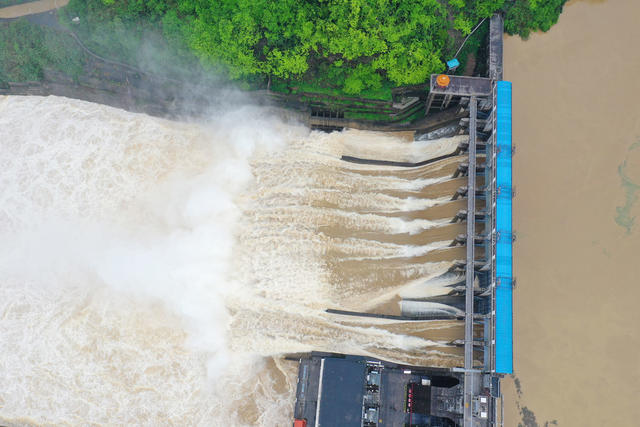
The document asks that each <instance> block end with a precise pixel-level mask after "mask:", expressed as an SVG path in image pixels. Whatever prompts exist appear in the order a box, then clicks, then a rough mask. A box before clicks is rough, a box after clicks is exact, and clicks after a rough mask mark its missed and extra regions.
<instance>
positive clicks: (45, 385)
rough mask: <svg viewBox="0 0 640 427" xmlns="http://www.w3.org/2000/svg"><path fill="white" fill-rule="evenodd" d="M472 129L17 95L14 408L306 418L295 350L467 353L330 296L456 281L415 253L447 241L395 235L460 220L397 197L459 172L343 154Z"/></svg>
mask: <svg viewBox="0 0 640 427" xmlns="http://www.w3.org/2000/svg"><path fill="white" fill-rule="evenodd" d="M458 142H459V139H457V138H451V139H443V140H439V141H437V142H436V143H432V144H429V143H425V142H422V143H419V144H408V143H406V142H402V141H400V140H396V139H393V138H390V137H386V136H379V135H375V134H371V133H366V132H354V131H350V132H343V133H333V134H322V133H317V132H311V133H310V132H309V131H308V130H307V129H305V128H304V127H302V126H297V125H291V124H283V123H281V122H280V121H279V120H277V119H275V118H273V117H270V116H269V114H268V112H266V111H265V110H258V109H255V108H249V107H247V108H243V109H240V110H237V111H233V112H226V113H224V114H218V115H212V119H211V120H210V121H209V122H208V123H206V124H187V123H177V122H170V121H165V120H160V119H156V118H151V117H147V116H144V115H137V114H131V113H127V112H124V111H120V110H116V109H112V108H109V107H105V106H100V105H95V104H90V103H86V102H81V101H73V100H68V99H64V98H56V97H48V98H39V97H4V98H0V187H1V188H2V192H1V193H0V384H2V387H1V388H0V421H2V423H3V424H8V425H24V424H38V425H40V424H59V425H85V424H105V425H123V424H138V425H174V424H175V425H211V426H232V425H252V424H258V425H265V426H273V425H290V423H291V413H292V405H293V400H294V392H295V381H296V365H295V363H290V362H286V361H284V360H283V359H281V358H280V357H279V356H280V355H282V354H284V353H287V352H301V351H309V350H312V349H315V350H325V351H339V352H350V353H357V354H371V355H377V356H379V357H386V358H391V359H394V358H395V359H403V358H408V360H409V361H424V362H430V363H441V364H450V363H451V360H452V357H453V356H452V355H451V354H448V353H446V352H443V351H441V350H440V349H441V344H440V343H437V342H433V341H431V340H429V339H426V338H424V337H421V336H419V334H407V335H405V334H402V333H399V332H398V331H396V330H394V329H393V328H391V327H385V322H374V321H372V322H369V323H364V322H361V321H359V320H358V321H356V320H354V322H352V323H346V322H342V321H341V320H340V319H336V318H335V317H331V316H330V315H327V314H325V313H324V310H325V309H326V308H328V307H332V308H344V309H349V310H359V309H367V308H370V306H371V304H372V302H384V301H385V300H386V299H389V298H391V297H393V296H394V295H397V294H399V293H402V292H405V293H407V292H408V293H409V294H411V295H412V296H415V295H416V294H421V295H422V296H424V295H430V294H438V293H444V292H445V291H446V289H445V287H444V286H442V285H441V284H440V285H438V286H436V287H431V288H430V287H429V286H427V285H426V284H425V283H426V281H427V280H428V279H429V278H433V277H436V276H438V275H439V274H442V273H443V272H444V271H446V268H447V267H448V265H450V262H445V261H438V262H414V263H411V262H408V261H407V260H410V259H412V258H413V257H424V256H428V255H429V254H432V253H437V252H438V251H442V250H444V248H445V247H446V246H447V243H448V242H447V241H446V239H441V240H438V241H415V242H413V241H412V244H409V245H407V244H403V243H393V241H389V240H385V241H382V240H377V239H376V236H380V235H384V236H387V237H388V239H393V236H395V235H402V236H405V235H417V234H419V233H420V232H422V231H424V230H427V229H433V228H437V227H441V226H442V225H443V224H445V223H446V219H445V218H443V219H442V220H439V219H438V220H426V219H419V218H417V219H411V218H403V217H402V216H394V215H390V214H393V213H394V212H403V211H407V210H422V209H426V208H429V207H432V206H441V205H443V204H445V203H446V199H445V198H437V199H425V198H423V197H421V196H420V192H421V191H422V189H424V188H425V187H426V186H428V185H431V184H438V183H441V182H444V181H446V179H448V178H447V174H446V173H444V172H443V173H442V174H441V176H435V177H434V176H428V174H426V173H425V176H423V177H421V176H415V171H414V172H411V174H409V173H407V171H406V170H402V169H397V170H396V169H393V168H386V169H385V171H384V172H380V173H378V172H377V169H376V168H374V167H370V166H364V165H347V164H345V163H344V162H341V161H340V160H339V158H340V155H342V154H348V155H354V156H361V157H376V158H384V159H394V160H407V161H416V160H423V159H424V158H428V157H430V156H431V157H433V156H437V155H441V154H442V153H445V152H451V151H453V149H454V148H455V146H456V145H457V144H458ZM367 144H369V145H367ZM434 170H437V168H435V169H434ZM407 193H410V195H409V196H407ZM344 229H347V230H354V232H355V231H357V232H359V233H365V234H367V233H369V234H370V235H371V238H362V237H355V236H354V235H345V234H344V233H342V232H341V231H339V230H344ZM389 236H391V237H389ZM403 260H404V261H403ZM405 261H406V262H405ZM376 263H380V265H381V266H382V267H381V270H380V271H379V272H378V273H376V274H377V280H379V281H380V282H381V283H382V282H384V284H383V285H380V284H378V282H376V281H375V280H373V279H371V278H370V275H371V272H372V269H373V266H375V265H377V264H376ZM343 264H344V266H345V267H344V268H345V271H351V270H348V268H351V269H353V271H354V272H355V273H353V275H354V277H355V279H354V278H353V277H352V279H353V280H350V281H344V280H341V279H337V278H336V277H338V276H336V274H337V273H336V271H337V270H339V269H340V268H342V267H341V266H342V265H343ZM404 264H406V266H405V265H404ZM359 271H360V272H362V273H358V272H359ZM359 274H361V276H360V275H359ZM355 282H357V283H356V284H354V283H355ZM429 289H430V291H429ZM421 290H422V291H424V292H422V293H421ZM387 323H388V322H387Z"/></svg>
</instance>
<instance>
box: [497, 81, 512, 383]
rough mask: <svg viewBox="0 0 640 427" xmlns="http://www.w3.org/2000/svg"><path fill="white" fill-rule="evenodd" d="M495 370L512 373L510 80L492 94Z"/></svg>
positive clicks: (499, 85) (500, 83)
mask: <svg viewBox="0 0 640 427" xmlns="http://www.w3.org/2000/svg"><path fill="white" fill-rule="evenodd" d="M496 98H497V99H496V104H497V105H496V113H497V116H496V137H497V138H496V145H497V155H496V189H497V196H496V233H497V239H496V307H495V308H496V318H495V325H496V329H495V331H496V332H495V334H496V336H495V338H496V346H495V358H496V372H499V373H503V374H511V373H513V295H512V292H513V287H512V285H513V248H512V242H513V230H512V220H511V207H512V202H511V199H512V196H513V187H512V181H511V156H512V145H511V82H506V81H500V82H498V83H497V95H496Z"/></svg>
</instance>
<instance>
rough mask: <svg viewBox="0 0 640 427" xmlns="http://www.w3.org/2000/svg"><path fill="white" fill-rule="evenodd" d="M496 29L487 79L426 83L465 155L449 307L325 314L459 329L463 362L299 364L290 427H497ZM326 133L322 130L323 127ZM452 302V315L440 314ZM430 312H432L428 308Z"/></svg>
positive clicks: (505, 262) (502, 173)
mask: <svg viewBox="0 0 640 427" xmlns="http://www.w3.org/2000/svg"><path fill="white" fill-rule="evenodd" d="M502 33H503V24H502V19H501V18H500V17H499V16H494V17H493V18H492V19H491V24H490V46H489V50H490V54H489V67H488V68H489V76H488V77H484V78H483V77H464V76H453V75H452V76H448V75H432V76H431V87H430V93H429V98H428V100H427V103H426V111H425V113H426V115H429V113H431V112H432V111H439V110H445V109H448V108H449V109H451V108H457V109H458V111H459V112H460V111H463V112H465V113H466V117H465V118H463V119H462V120H461V123H460V125H461V126H464V127H465V128H466V132H465V134H466V135H467V137H468V140H467V141H465V142H464V143H461V144H460V145H459V146H458V149H457V150H456V152H454V153H453V155H456V154H459V153H460V152H461V151H464V152H466V155H467V157H466V161H465V162H463V163H460V164H459V165H458V167H457V169H456V170H455V172H454V174H453V176H452V177H453V178H455V177H458V176H460V175H466V177H467V183H466V186H463V187H460V188H458V189H457V190H456V191H455V193H454V194H453V195H452V200H457V199H458V198H466V201H467V206H466V209H464V210H460V211H459V212H458V213H457V214H456V215H455V216H454V218H453V220H452V222H454V223H455V222H457V221H461V222H465V223H466V229H465V233H464V234H462V235H460V236H457V237H456V239H454V240H453V242H452V243H451V246H457V245H462V246H464V247H465V248H466V253H465V258H466V259H465V261H464V262H458V263H454V264H453V265H452V267H451V270H450V271H455V270H459V271H461V272H463V274H464V282H463V283H461V286H460V287H458V288H457V289H456V290H452V291H451V292H450V293H449V296H450V297H451V298H446V297H444V298H442V297H440V298H438V297H436V298H433V297H432V298H429V297H425V298H411V299H402V300H401V301H400V306H401V307H402V310H401V311H402V312H401V315H399V316H393V315H389V314H382V313H370V312H369V313H357V312H348V311H341V310H328V311H329V312H330V313H333V314H342V315H347V316H361V317H369V318H370V317H380V318H387V319H398V320H400V319H402V320H412V321H416V322H429V321H434V320H442V319H451V320H454V319H457V320H458V321H463V322H464V339H463V340H461V341H462V343H461V344H462V346H463V348H464V362H463V364H462V366H455V367H452V368H449V369H443V368H437V367H425V366H411V365H399V364H396V363H390V362H386V361H384V360H380V359H374V358H370V357H369V358H367V357H361V356H352V355H344V354H331V353H320V352H313V353H310V354H307V355H302V356H301V357H300V358H299V363H300V368H299V374H298V383H297V394H296V406H295V409H294V417H295V421H294V426H295V427H305V426H323V425H324V426H337V425H340V426H353V427H358V426H361V427H362V426H364V427H378V426H407V427H411V426H443V427H444V426H465V427H466V426H469V427H472V426H494V425H502V423H503V421H502V420H503V415H502V411H503V409H502V393H501V391H500V379H501V377H502V376H503V375H504V374H512V373H513V326H512V319H513V313H512V298H513V297H512V289H513V286H514V283H515V280H514V278H513V255H512V242H513V240H514V239H515V234H514V232H513V230H512V214H511V212H512V199H513V195H514V190H513V186H512V170H511V158H512V155H513V153H514V149H513V144H512V135H511V128H512V122H511V115H512V109H511V83H510V82H507V81H503V80H502ZM329 124H330V123H329ZM444 158H447V156H446V155H445V156H440V157H432V158H431V159H429V160H425V161H422V162H416V163H406V162H405V163H403V162H393V161H388V160H386V159H361V158H353V157H345V156H343V160H345V161H349V162H357V163H365V164H371V165H376V166H379V167H385V166H387V167H398V166H402V167H407V168H412V167H420V166H423V165H425V164H434V163H436V162H438V161H441V160H442V159H444ZM456 295H457V296H458V298H463V301H461V302H462V304H459V307H458V308H457V309H455V310H447V309H444V308H443V306H447V305H452V302H453V301H454V300H455V299H456V297H455V296H456ZM435 306H438V308H435Z"/></svg>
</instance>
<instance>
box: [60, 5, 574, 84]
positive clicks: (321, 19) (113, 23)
mask: <svg viewBox="0 0 640 427" xmlns="http://www.w3.org/2000/svg"><path fill="white" fill-rule="evenodd" d="M565 1H566V0H411V1H407V0H71V2H70V4H69V6H67V12H66V13H67V16H69V17H71V16H79V17H81V22H82V25H81V26H79V27H78V28H82V29H84V33H85V35H86V34H88V33H90V32H91V30H92V29H95V28H102V29H103V31H102V34H103V36H99V37H94V42H95V43H94V44H100V40H98V39H99V38H102V39H104V44H105V46H103V51H105V50H106V51H107V52H108V51H109V50H110V51H111V52H108V53H112V54H116V55H117V54H118V53H119V52H118V49H120V48H121V49H123V50H126V49H127V48H128V47H127V44H131V43H132V42H131V41H128V40H122V38H121V40H117V41H116V40H109V37H107V36H106V35H107V34H128V36H127V37H131V33H132V32H133V33H135V32H136V31H137V32H138V36H140V32H141V31H143V30H145V29H147V30H148V29H151V28H153V29H156V30H159V31H160V32H161V35H162V37H163V39H164V42H165V43H166V44H167V45H168V47H169V48H170V49H171V50H172V52H174V53H175V55H176V56H175V57H176V60H178V59H179V58H180V57H184V56H185V55H193V56H194V57H197V58H198V59H199V60H200V63H201V64H203V66H206V67H208V68H212V69H214V70H215V71H216V72H217V73H219V74H222V75H225V76H227V77H229V78H231V79H234V80H241V81H269V82H270V81H271V79H280V80H286V81H294V82H295V81H299V82H313V84H314V85H316V86H325V87H333V88H337V89H339V90H340V91H341V92H343V93H346V94H360V93H362V92H363V91H366V90H375V89H379V88H380V87H382V86H385V85H386V86H401V85H411V84H420V83H424V82H425V81H426V80H427V78H428V76H429V75H430V74H431V73H437V72H441V71H443V70H444V69H445V65H444V61H445V60H447V59H451V58H449V57H447V55H452V54H453V53H454V52H455V51H456V49H457V48H458V46H459V44H460V42H461V40H462V39H463V38H464V37H465V36H466V35H468V34H469V33H470V32H471V31H472V30H473V28H474V27H475V26H476V25H477V24H478V23H479V22H480V21H481V20H482V19H483V18H487V17H490V16H491V15H492V14H493V13H495V12H504V13H505V21H506V22H505V29H506V31H508V32H509V33H512V34H520V35H522V36H525V37H526V36H527V35H528V34H529V32H530V31H532V30H533V31H535V30H544V31H546V30H548V29H549V28H550V27H551V25H553V24H554V23H555V22H556V21H557V18H558V15H559V14H560V12H561V11H562V6H563V4H564V2H565ZM81 35H83V34H82V31H81ZM127 37H124V38H125V39H126V38H127ZM133 39H135V37H133ZM107 44H108V46H107ZM134 44H135V43H134Z"/></svg>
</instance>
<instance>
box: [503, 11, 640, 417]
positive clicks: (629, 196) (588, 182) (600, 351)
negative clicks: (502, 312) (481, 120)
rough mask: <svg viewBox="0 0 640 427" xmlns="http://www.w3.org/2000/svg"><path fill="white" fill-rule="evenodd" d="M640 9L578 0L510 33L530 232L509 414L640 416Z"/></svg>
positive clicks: (522, 201)
mask: <svg viewBox="0 0 640 427" xmlns="http://www.w3.org/2000/svg"><path fill="white" fill-rule="evenodd" d="M639 17H640V2H638V1H634V0H609V1H604V2H602V1H576V2H571V3H570V4H569V5H568V6H567V7H565V10H564V12H563V14H562V15H561V17H560V20H559V22H558V24H557V25H556V26H554V27H553V28H552V29H551V31H549V32H548V33H546V34H533V35H531V37H530V38H529V40H527V41H522V40H521V39H520V38H515V37H512V38H507V39H506V41H505V50H504V57H505V68H504V69H505V78H506V79H507V80H511V81H512V82H513V102H514V104H513V110H514V119H513V120H514V122H513V125H514V128H513V131H514V143H515V144H516V147H517V151H516V155H515V157H514V182H515V186H516V188H517V196H516V199H515V200H514V228H515V230H516V232H517V236H518V238H517V241H516V243H515V247H514V262H515V265H514V269H515V276H516V279H517V288H516V289H515V293H514V322H515V326H514V327H515V333H514V345H515V349H514V351H515V378H510V379H507V381H505V383H504V394H505V404H506V411H505V424H504V425H505V426H517V425H522V426H546V425H555V424H553V422H554V421H555V422H556V423H557V425H560V426H605V425H606V426H634V425H639V421H638V420H639V419H640V405H638V395H639V393H640V368H639V367H638V362H639V361H640V333H639V332H638V326H639V325H640V310H639V309H638V306H637V303H638V300H639V299H640V298H639V297H640V286H639V285H640V224H638V221H637V220H636V221H635V223H634V222H633V219H634V218H636V217H637V216H638V214H640V201H639V200H638V198H639V197H640V113H639V111H640V80H639V79H638V77H639V76H640V53H639V52H640V50H639V49H638V41H640V25H638V18H639ZM547 423H548V424H547Z"/></svg>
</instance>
